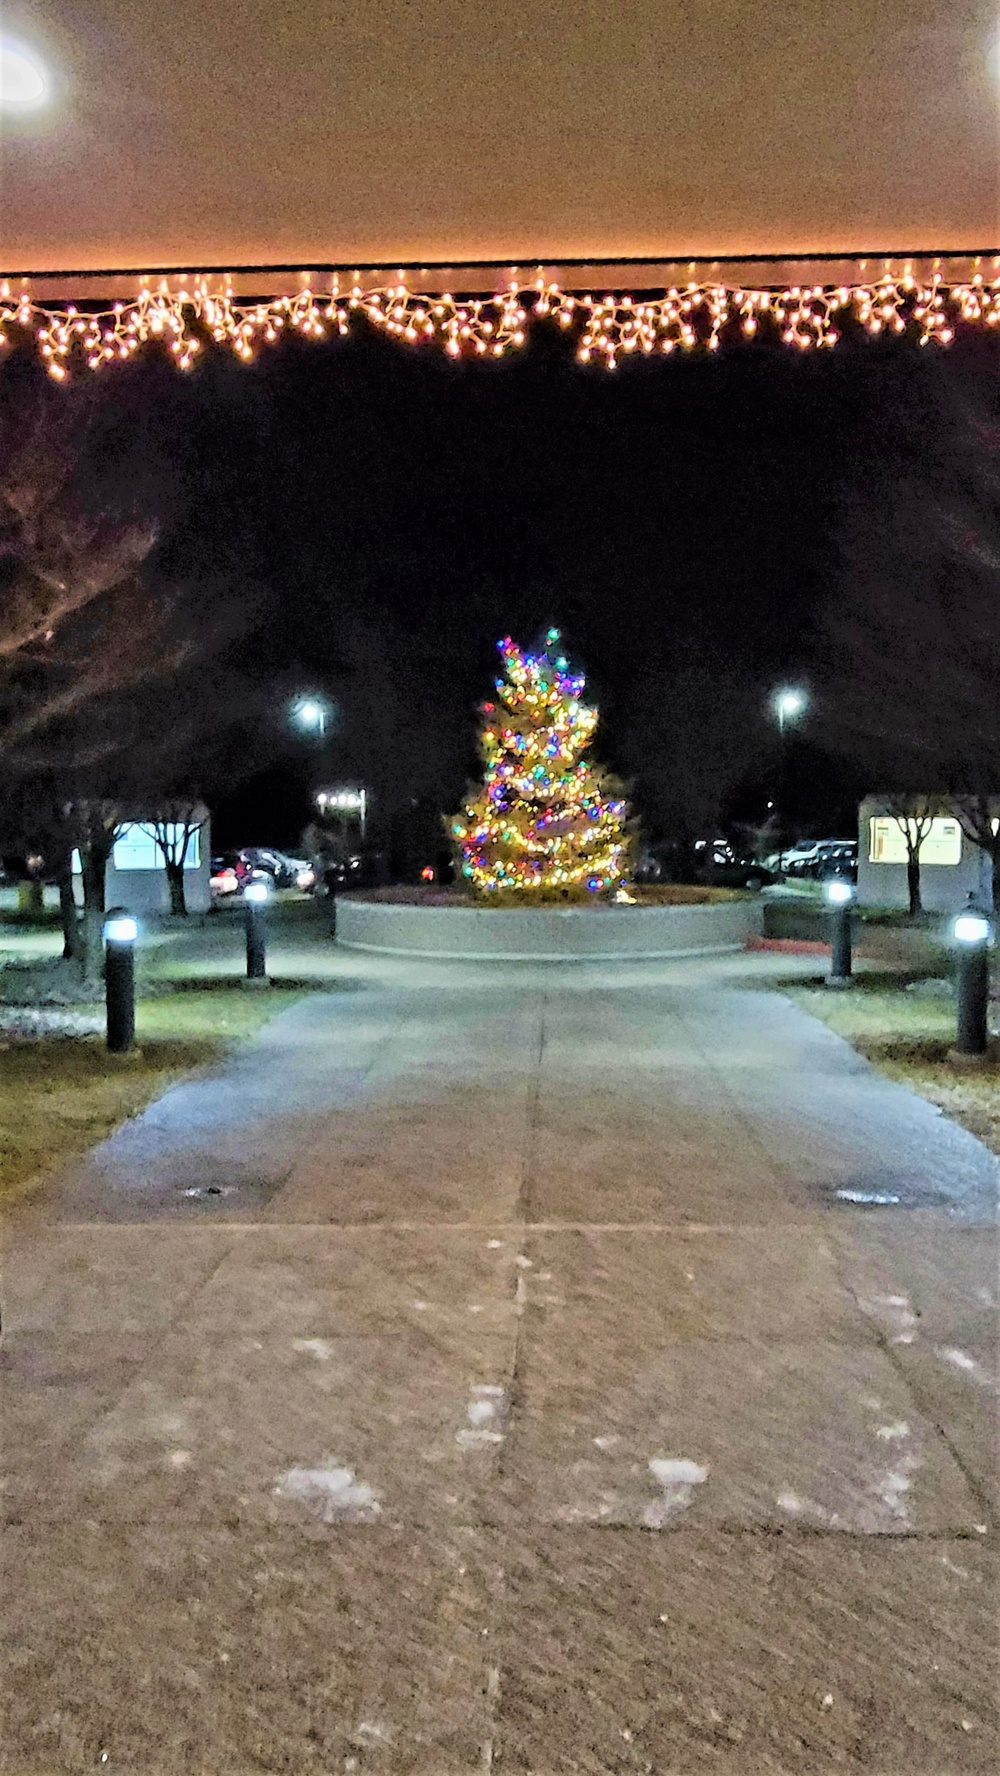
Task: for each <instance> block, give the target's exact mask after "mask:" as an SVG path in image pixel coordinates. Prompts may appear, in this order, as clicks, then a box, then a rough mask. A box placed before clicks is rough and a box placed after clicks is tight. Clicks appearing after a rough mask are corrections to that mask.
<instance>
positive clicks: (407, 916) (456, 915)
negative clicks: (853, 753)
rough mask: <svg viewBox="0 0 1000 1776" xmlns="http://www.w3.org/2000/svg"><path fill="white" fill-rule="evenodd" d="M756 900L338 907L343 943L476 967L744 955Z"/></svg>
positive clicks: (355, 898) (350, 899)
mask: <svg viewBox="0 0 1000 1776" xmlns="http://www.w3.org/2000/svg"><path fill="white" fill-rule="evenodd" d="M761 923H762V914H761V908H760V906H759V904H758V903H757V902H755V901H751V900H737V901H725V902H721V903H718V904H716V905H706V906H647V907H639V906H631V907H630V906H607V907H552V906H545V907H521V908H518V907H509V908H508V907H483V908H482V909H480V908H478V907H442V906H427V907H422V906H407V905H405V904H402V903H398V904H396V903H393V902H392V901H385V900H366V899H365V898H364V896H363V895H352V894H348V895H344V896H343V897H342V898H340V899H338V901H337V942H338V943H340V944H343V945H344V947H345V948H346V949H349V950H379V951H381V952H382V954H383V955H386V956H437V957H441V958H450V959H453V960H456V961H459V960H464V961H472V962H622V961H640V960H643V959H645V960H648V961H653V960H655V959H656V958H665V957H670V956H699V955H711V954H713V953H715V952H719V951H725V950H741V949H743V948H744V946H745V944H746V942H747V939H748V938H749V937H752V936H754V935H756V934H758V933H759V932H760V930H761Z"/></svg>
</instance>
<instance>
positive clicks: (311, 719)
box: [299, 703, 323, 728]
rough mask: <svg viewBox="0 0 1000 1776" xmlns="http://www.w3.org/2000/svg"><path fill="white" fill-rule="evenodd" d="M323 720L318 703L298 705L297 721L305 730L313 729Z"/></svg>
mask: <svg viewBox="0 0 1000 1776" xmlns="http://www.w3.org/2000/svg"><path fill="white" fill-rule="evenodd" d="M322 718H323V711H322V709H321V708H320V706H319V704H318V703H300V704H299V721H300V722H302V724H303V725H304V726H305V727H307V728H314V727H315V726H316V723H317V722H318V721H321V720H322Z"/></svg>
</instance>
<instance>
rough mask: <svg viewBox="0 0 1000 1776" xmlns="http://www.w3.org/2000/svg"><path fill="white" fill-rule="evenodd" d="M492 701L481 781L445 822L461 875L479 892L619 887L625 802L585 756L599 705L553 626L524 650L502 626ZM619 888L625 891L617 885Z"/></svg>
mask: <svg viewBox="0 0 1000 1776" xmlns="http://www.w3.org/2000/svg"><path fill="white" fill-rule="evenodd" d="M497 645H498V647H499V649H500V653H501V655H502V657H503V668H504V676H503V677H502V678H498V679H497V680H496V689H497V701H496V702H495V703H484V704H483V716H484V718H485V725H484V728H483V734H482V741H481V747H482V755H483V762H484V764H485V767H486V768H485V772H484V778H483V785H482V788H481V789H480V790H479V791H478V793H476V794H475V795H474V796H473V797H472V798H471V799H470V800H469V802H468V803H467V804H466V806H465V808H463V810H462V812H461V814H459V815H457V816H456V818H455V819H454V821H453V822H452V824H451V830H452V834H453V836H454V839H455V841H456V847H457V851H458V864H459V868H460V870H461V873H462V875H463V876H464V878H465V879H466V881H467V882H469V883H470V885H471V886H472V887H473V888H474V889H475V891H476V893H477V894H480V895H482V896H483V898H494V897H498V896H502V897H503V898H504V899H515V898H516V899H519V900H527V899H531V900H565V899H575V900H585V899H588V898H589V897H590V896H592V895H601V894H603V895H605V896H607V895H608V894H609V893H614V891H615V890H621V889H623V887H624V877H625V874H626V869H627V863H628V850H629V841H628V834H627V831H626V822H627V820H628V808H627V805H626V803H625V801H624V800H623V798H622V796H621V794H620V792H619V789H618V786H617V785H616V784H615V783H614V781H613V780H612V779H611V778H610V776H609V775H608V774H607V773H606V772H605V771H603V770H602V769H601V768H600V767H599V766H595V765H593V764H590V763H589V762H587V760H586V759H585V758H584V757H583V754H584V753H585V752H586V749H587V748H588V746H589V745H590V742H591V740H592V739H593V737H594V729H595V728H596V726H597V711H596V709H593V708H591V707H589V706H588V705H587V704H585V703H582V702H581V701H580V699H581V696H582V694H583V689H584V682H585V681H584V678H583V676H582V674H581V673H579V672H574V671H573V670H572V668H571V667H570V665H569V662H568V661H567V659H566V657H565V655H564V654H563V653H562V651H561V648H560V641H559V631H558V629H550V630H549V631H548V634H547V635H546V637H545V643H544V646H543V647H542V648H541V649H540V650H538V651H536V652H534V653H530V654H526V653H524V652H522V650H521V648H519V647H518V646H517V644H516V643H515V642H513V641H512V640H511V638H510V636H509V635H508V636H506V637H505V638H504V640H503V641H501V642H499V643H498V644H497ZM622 898H624V894H622Z"/></svg>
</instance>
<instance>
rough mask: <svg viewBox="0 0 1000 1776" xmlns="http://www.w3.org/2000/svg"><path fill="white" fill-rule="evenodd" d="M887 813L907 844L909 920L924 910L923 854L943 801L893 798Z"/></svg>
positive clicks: (929, 798)
mask: <svg viewBox="0 0 1000 1776" xmlns="http://www.w3.org/2000/svg"><path fill="white" fill-rule="evenodd" d="M887 812H888V813H889V814H890V815H891V817H892V819H893V820H894V821H895V823H896V825H897V826H898V828H899V830H900V832H901V833H902V835H903V841H904V843H905V845H906V891H907V894H908V896H909V901H910V917H911V919H914V918H916V916H917V914H918V913H920V912H922V911H923V901H922V899H921V896H920V851H921V847H922V845H923V842H924V840H925V839H926V838H927V837H928V835H929V834H930V830H931V827H932V826H933V824H934V819H935V816H936V815H937V814H939V813H940V812H941V803H940V800H938V799H936V798H931V797H928V796H920V795H898V796H893V797H892V798H891V800H890V801H889V803H888V807H887Z"/></svg>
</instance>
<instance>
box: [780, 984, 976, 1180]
mask: <svg viewBox="0 0 1000 1776" xmlns="http://www.w3.org/2000/svg"><path fill="white" fill-rule="evenodd" d="M911 985H912V986H913V991H909V992H908V991H907V990H906V989H907V987H908V986H911ZM782 988H783V991H784V992H786V993H787V994H788V996H789V998H791V999H794V1000H795V1002H796V1004H798V1005H801V1006H802V1008H803V1010H804V1011H808V1012H810V1013H811V1015H812V1016H813V1017H817V1018H820V1019H821V1020H822V1022H823V1023H824V1024H828V1025H829V1027H830V1029H831V1030H836V1032H837V1034H838V1036H843V1037H845V1038H846V1040H847V1041H848V1042H850V1043H851V1044H852V1045H853V1046H854V1047H855V1048H856V1049H857V1050H858V1052H859V1053H860V1054H863V1055H865V1056H866V1057H867V1059H868V1060H870V1061H872V1062H873V1064H874V1065H875V1066H876V1067H878V1068H879V1070H880V1071H881V1072H883V1073H886V1074H888V1076H889V1078H890V1079H895V1080H897V1081H898V1082H899V1083H900V1084H901V1085H907V1086H909V1088H910V1090H911V1091H915V1092H919V1093H920V1095H921V1097H924V1098H928V1099H929V1100H930V1102H931V1103H932V1104H936V1105H937V1106H938V1108H939V1109H940V1110H943V1111H944V1112H945V1114H946V1115H947V1116H951V1117H953V1118H954V1120H955V1121H956V1122H960V1123H961V1124H962V1126H963V1127H964V1128H967V1129H969V1130H970V1131H971V1133H972V1134H974V1135H977V1136H978V1138H979V1139H980V1140H981V1141H982V1142H983V1143H984V1144H985V1145H986V1146H987V1147H989V1148H990V1150H991V1151H992V1152H993V1153H997V1154H1000V1055H993V1056H991V1058H990V1059H989V1061H988V1062H987V1064H986V1065H985V1066H984V1067H982V1068H981V1069H977V1070H976V1071H975V1072H961V1071H958V1070H957V1069H956V1068H955V1067H954V1066H952V1064H951V1062H950V1061H949V1060H948V1051H949V1049H950V1048H951V1047H952V1045H953V1043H954V1040H955V1003H954V999H953V998H952V997H950V996H949V997H939V996H937V995H932V994H930V993H926V992H921V991H920V984H919V977H918V978H917V979H916V980H914V977H913V976H910V975H906V974H889V973H883V972H881V971H879V972H875V971H872V972H871V973H865V974H859V975H858V977H857V979H856V981H855V984H854V986H853V987H852V989H851V991H850V992H848V993H831V992H829V991H827V990H826V989H825V988H823V987H821V986H812V985H807V984H803V983H802V982H801V981H797V982H794V983H793V982H783V983H782Z"/></svg>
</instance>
